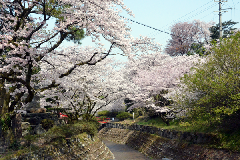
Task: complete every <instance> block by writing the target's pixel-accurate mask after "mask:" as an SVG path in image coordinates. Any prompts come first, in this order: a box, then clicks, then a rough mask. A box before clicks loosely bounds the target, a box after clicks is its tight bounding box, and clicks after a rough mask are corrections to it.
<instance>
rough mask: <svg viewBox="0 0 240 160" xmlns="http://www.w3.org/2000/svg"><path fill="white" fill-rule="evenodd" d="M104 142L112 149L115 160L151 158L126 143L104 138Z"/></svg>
mask: <svg viewBox="0 0 240 160" xmlns="http://www.w3.org/2000/svg"><path fill="white" fill-rule="evenodd" d="M103 143H105V145H106V146H107V147H108V148H109V149H110V150H111V152H112V153H113V154H114V157H115V159H114V160H131V159H132V160H134V159H136V160H150V158H148V157H147V156H145V155H144V154H142V153H141V152H138V151H136V150H134V149H132V148H131V147H128V146H127V145H125V144H117V143H114V142H111V141H107V140H103ZM151 160H153V159H151Z"/></svg>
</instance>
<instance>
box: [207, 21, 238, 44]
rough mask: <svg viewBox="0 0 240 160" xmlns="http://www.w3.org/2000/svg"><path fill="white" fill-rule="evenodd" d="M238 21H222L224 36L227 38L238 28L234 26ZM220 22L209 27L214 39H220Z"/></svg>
mask: <svg viewBox="0 0 240 160" xmlns="http://www.w3.org/2000/svg"><path fill="white" fill-rule="evenodd" d="M237 23H238V22H233V21H232V20H229V21H225V22H223V23H222V30H223V38H226V37H227V36H228V35H232V34H233V31H234V30H236V29H237V28H232V27H233V26H234V25H235V24H237ZM219 28H220V26H219V23H218V24H216V25H215V26H212V27H210V28H209V31H210V32H211V35H210V37H211V38H212V39H214V40H216V39H219Z"/></svg>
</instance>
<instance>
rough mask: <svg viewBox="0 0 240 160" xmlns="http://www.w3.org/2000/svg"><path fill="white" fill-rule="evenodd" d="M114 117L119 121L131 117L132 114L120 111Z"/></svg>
mask: <svg viewBox="0 0 240 160" xmlns="http://www.w3.org/2000/svg"><path fill="white" fill-rule="evenodd" d="M116 118H118V119H119V120H120V121H122V120H124V119H128V118H132V114H131V113H128V112H120V113H119V114H118V115H117V116H116Z"/></svg>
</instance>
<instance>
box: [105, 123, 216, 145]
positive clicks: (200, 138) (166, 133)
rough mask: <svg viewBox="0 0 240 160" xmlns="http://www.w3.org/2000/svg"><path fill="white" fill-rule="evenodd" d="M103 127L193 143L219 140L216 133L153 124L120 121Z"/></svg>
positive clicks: (213, 142)
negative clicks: (186, 130)
mask: <svg viewBox="0 0 240 160" xmlns="http://www.w3.org/2000/svg"><path fill="white" fill-rule="evenodd" d="M104 127H107V128H119V129H129V130H134V131H140V132H145V133H149V134H155V135H158V136H161V137H164V138H168V139H174V140H181V141H187V142H190V143H193V144H206V143H207V144H210V143H212V144H216V143H218V142H219V140H218V138H217V136H216V135H213V134H206V133H197V132H196V133H191V132H182V131H175V130H168V129H161V128H157V127H153V126H144V125H137V124H133V125H128V124H120V123H106V124H104Z"/></svg>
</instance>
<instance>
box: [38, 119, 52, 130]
mask: <svg viewBox="0 0 240 160" xmlns="http://www.w3.org/2000/svg"><path fill="white" fill-rule="evenodd" d="M41 124H42V127H43V128H44V129H46V130H48V129H50V128H52V127H53V124H54V121H53V120H51V119H43V120H42V122H41Z"/></svg>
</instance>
